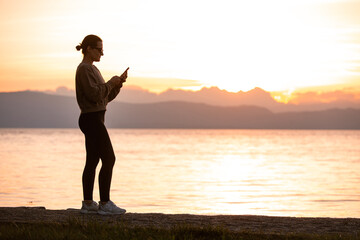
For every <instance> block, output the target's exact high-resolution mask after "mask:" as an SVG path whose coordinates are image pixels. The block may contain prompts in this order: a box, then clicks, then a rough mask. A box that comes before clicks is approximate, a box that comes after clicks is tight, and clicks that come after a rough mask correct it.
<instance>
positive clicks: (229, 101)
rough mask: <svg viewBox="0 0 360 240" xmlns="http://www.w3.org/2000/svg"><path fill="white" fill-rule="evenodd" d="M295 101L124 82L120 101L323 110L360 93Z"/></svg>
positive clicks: (356, 102) (355, 99) (311, 95)
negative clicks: (152, 88) (159, 89)
mask: <svg viewBox="0 0 360 240" xmlns="http://www.w3.org/2000/svg"><path fill="white" fill-rule="evenodd" d="M46 93H48V94H54V95H61V96H75V91H74V90H71V89H68V88H66V87H59V88H57V89H56V90H55V91H47V92H46ZM295 95H296V98H295V100H294V102H289V103H287V104H285V103H280V102H277V101H275V100H274V98H273V97H272V95H271V93H270V92H267V91H265V90H263V89H261V88H254V89H252V90H250V91H247V92H243V91H239V92H236V93H234V92H228V91H226V90H221V89H219V88H217V87H210V88H205V87H204V88H202V89H200V90H198V91H189V90H182V89H176V90H174V89H168V90H166V91H164V92H161V93H153V92H150V91H148V90H145V89H142V88H140V87H138V86H131V85H130V86H128V85H127V86H124V87H123V88H122V91H121V94H119V96H118V97H117V98H116V101H119V102H126V103H141V104H143V103H159V102H169V101H181V102H190V103H204V104H209V105H212V106H222V107H235V106H242V105H251V106H258V107H265V108H267V109H269V110H270V111H272V112H274V113H278V112H288V111H295V112H299V111H319V110H327V109H330V108H340V109H346V108H359V109H360V97H359V96H358V95H356V94H355V93H352V92H351V91H350V92H345V91H334V92H327V93H320V94H319V93H316V92H306V93H301V94H300V93H296V94H295Z"/></svg>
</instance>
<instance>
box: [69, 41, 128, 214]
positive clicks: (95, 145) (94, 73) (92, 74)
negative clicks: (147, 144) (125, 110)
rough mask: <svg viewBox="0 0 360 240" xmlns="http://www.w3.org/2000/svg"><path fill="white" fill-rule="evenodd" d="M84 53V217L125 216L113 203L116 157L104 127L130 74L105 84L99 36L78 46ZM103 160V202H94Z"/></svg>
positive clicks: (80, 85)
mask: <svg viewBox="0 0 360 240" xmlns="http://www.w3.org/2000/svg"><path fill="white" fill-rule="evenodd" d="M76 49H77V50H78V51H80V50H81V49H82V53H83V55H84V56H83V60H82V62H81V63H80V64H79V66H78V67H77V70H76V77H75V81H76V99H77V102H78V105H79V107H80V110H81V114H80V117H79V127H80V129H81V131H82V132H83V133H84V135H85V147H86V164H85V167H84V171H83V175H82V184H83V194H84V200H83V201H82V207H81V210H80V212H81V213H99V214H103V215H108V214H124V213H125V212H126V210H125V209H122V208H119V207H117V206H116V205H115V203H113V202H112V201H111V200H110V185H111V177H112V170H113V166H114V164H115V153H114V150H113V147H112V144H111V141H110V138H109V135H108V132H107V129H106V127H105V125H104V117H105V111H106V105H107V104H108V103H109V102H110V101H112V100H113V99H114V98H115V97H116V96H117V95H118V94H119V92H120V88H121V87H122V85H123V83H124V82H125V81H126V78H127V70H128V69H126V71H125V72H124V73H123V74H122V75H121V76H114V77H112V78H111V79H110V80H109V81H108V82H105V81H104V79H103V77H102V76H101V73H100V71H99V70H98V69H97V68H96V67H95V66H94V65H93V62H99V61H100V58H101V56H103V55H104V54H103V42H102V40H101V38H99V37H98V36H96V35H88V36H86V37H85V38H84V40H83V41H82V43H81V44H80V45H78V46H76ZM100 159H101V162H102V166H101V170H100V173H99V191H100V201H99V204H97V203H96V202H95V201H93V188H94V180H95V172H96V167H97V165H98V163H99V160H100Z"/></svg>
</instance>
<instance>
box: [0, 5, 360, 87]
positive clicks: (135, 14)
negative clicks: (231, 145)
mask: <svg viewBox="0 0 360 240" xmlns="http://www.w3.org/2000/svg"><path fill="white" fill-rule="evenodd" d="M359 12H360V1H350V0H349V1H348V0H273V1H268V0H251V1H242V0H222V1H212V0H181V1H180V0H174V1H169V0H152V1H146V0H131V1H130V0H129V1H119V0H103V1H92V0H86V1H85V0H84V1H82V0H81V1H78V0H72V1H70V0H62V1H55V0H32V1H28V0H11V1H10V0H9V1H6V0H0V30H1V37H0V46H1V51H0V57H1V63H0V91H19V90H25V89H30V90H47V89H56V88H57V87H59V86H65V87H68V88H70V89H74V74H75V70H76V67H77V65H78V64H79V62H80V61H81V60H82V54H81V52H77V51H76V50H75V46H76V45H77V44H78V43H80V42H81V41H82V39H83V38H84V37H85V36H86V35H88V34H96V35H99V36H100V37H101V38H102V39H103V41H104V56H103V58H102V60H101V62H100V63H96V65H97V66H98V67H99V69H100V70H101V71H102V74H103V76H104V78H105V79H110V78H111V77H112V76H113V75H119V74H121V73H122V71H123V70H125V69H126V67H130V71H129V81H128V84H130V85H137V86H140V87H142V88H144V89H147V90H150V91H153V92H160V91H164V90H166V89H168V88H183V89H190V90H197V89H200V88H201V87H204V86H206V87H209V86H217V87H219V88H220V89H225V90H228V91H233V92H237V91H240V90H242V91H248V90H250V89H252V88H254V87H260V88H263V89H264V90H266V91H274V92H276V91H277V92H286V91H287V92H291V91H294V90H297V91H300V90H301V89H302V90H304V91H305V90H306V91H310V90H316V91H319V90H322V91H326V90H329V91H330V90H332V91H333V90H342V89H348V90H349V89H352V91H358V92H360V14H359Z"/></svg>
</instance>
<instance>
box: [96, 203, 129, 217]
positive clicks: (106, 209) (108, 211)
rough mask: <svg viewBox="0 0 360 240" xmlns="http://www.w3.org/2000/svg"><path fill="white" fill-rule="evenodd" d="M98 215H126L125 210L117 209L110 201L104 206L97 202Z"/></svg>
mask: <svg viewBox="0 0 360 240" xmlns="http://www.w3.org/2000/svg"><path fill="white" fill-rule="evenodd" d="M98 213H99V214H101V215H115V214H124V213H126V210H125V209H122V208H119V207H118V206H116V205H115V203H113V202H112V201H108V202H107V203H105V204H101V203H100V202H99V211H98Z"/></svg>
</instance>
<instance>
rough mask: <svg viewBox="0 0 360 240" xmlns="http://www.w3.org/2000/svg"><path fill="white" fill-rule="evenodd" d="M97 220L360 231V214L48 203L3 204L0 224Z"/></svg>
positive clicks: (280, 230) (315, 231)
mask: <svg viewBox="0 0 360 240" xmlns="http://www.w3.org/2000/svg"><path fill="white" fill-rule="evenodd" d="M72 220H76V221H78V222H80V223H82V224H86V223H88V222H92V221H96V222H103V223H108V224H116V223H122V224H126V225H128V226H131V227H156V228H166V229H168V228H171V227H176V226H180V225H190V226H194V227H200V228H201V227H209V226H211V227H221V228H225V229H227V230H229V231H232V232H242V231H249V232H262V233H281V234H287V233H306V234H334V233H342V234H355V235H359V234H360V218H323V217H319V218H310V217H273V216H257V215H192V214H162V213H126V214H124V215H112V216H102V215H98V214H91V215H90V214H81V213H80V211H79V209H67V210H47V209H46V208H45V207H0V225H1V224H8V223H26V224H36V223H61V224H63V223H69V221H72Z"/></svg>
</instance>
